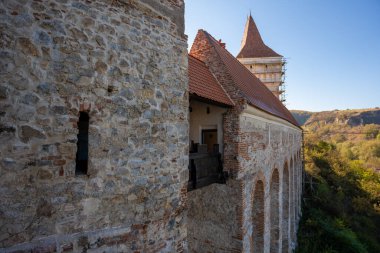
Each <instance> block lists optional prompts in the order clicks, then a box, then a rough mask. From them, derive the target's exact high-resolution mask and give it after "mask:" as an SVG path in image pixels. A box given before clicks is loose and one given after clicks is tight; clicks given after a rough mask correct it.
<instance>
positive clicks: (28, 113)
mask: <svg viewBox="0 0 380 253" xmlns="http://www.w3.org/2000/svg"><path fill="white" fill-rule="evenodd" d="M183 19H184V3H183V1H182V0H161V1H159V0H142V1H133V0H130V1H128V0H115V1H108V0H103V1H102V0H97V1H74V0H50V1H48V0H43V1H31V0H30V1H28V0H7V1H0V27H1V29H0V33H1V36H0V117H1V123H0V143H1V144H2V145H1V146H0V156H1V157H0V166H1V167H0V173H1V178H0V187H1V188H0V192H1V196H2V203H1V206H0V248H1V249H0V251H4V252H16V251H17V252H24V251H25V252H30V251H33V252H82V251H83V252H85V251H86V250H89V251H91V252H93V251H99V252H100V251H101V252H115V251H118V252H130V251H133V252H136V251H140V252H176V251H178V252H181V251H183V244H184V240H185V238H186V228H185V223H184V216H185V208H186V183H187V179H188V171H187V164H188V154H187V153H188V95H187V94H188V93H187V90H188V87H187V50H186V49H187V42H186V36H185V35H184V27H183ZM80 112H86V113H87V114H88V115H89V131H88V170H87V172H86V173H85V174H84V175H76V174H75V168H76V153H77V139H78V138H77V134H78V127H77V122H78V119H79V113H80Z"/></svg>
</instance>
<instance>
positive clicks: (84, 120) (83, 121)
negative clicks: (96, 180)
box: [75, 112, 90, 175]
mask: <svg viewBox="0 0 380 253" xmlns="http://www.w3.org/2000/svg"><path fill="white" fill-rule="evenodd" d="M89 119H90V117H89V115H88V113H87V112H80V114H79V121H78V130H79V133H78V135H77V137H78V141H77V155H76V160H75V162H76V166H75V175H86V174H87V170H88V127H89Z"/></svg>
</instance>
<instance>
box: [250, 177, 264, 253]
mask: <svg viewBox="0 0 380 253" xmlns="http://www.w3.org/2000/svg"><path fill="white" fill-rule="evenodd" d="M264 207H265V205H264V183H263V181H261V180H258V181H257V182H256V185H255V191H254V194H253V202H252V228H253V229H252V230H253V231H252V242H253V246H252V252H254V253H261V252H264V224H265V222H264V218H265V210H264Z"/></svg>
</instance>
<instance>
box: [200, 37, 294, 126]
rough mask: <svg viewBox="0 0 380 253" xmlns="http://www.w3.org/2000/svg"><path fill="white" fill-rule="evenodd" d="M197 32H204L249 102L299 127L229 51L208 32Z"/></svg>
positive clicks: (286, 110) (268, 91)
mask: <svg viewBox="0 0 380 253" xmlns="http://www.w3.org/2000/svg"><path fill="white" fill-rule="evenodd" d="M198 32H199V33H204V35H205V37H206V38H207V39H208V44H210V46H212V47H214V48H215V52H216V53H217V54H218V55H219V57H220V59H221V61H222V63H223V64H224V65H225V66H226V69H227V71H228V74H229V75H230V76H231V77H232V80H233V82H234V84H235V86H236V87H237V88H238V89H239V90H240V91H241V92H242V94H243V96H244V97H245V98H246V99H247V101H248V103H249V104H251V105H252V106H254V107H256V108H258V109H261V110H263V111H265V112H267V113H270V114H272V115H274V116H277V117H280V118H282V119H284V120H286V121H288V122H290V123H292V124H293V125H295V126H298V127H299V125H298V123H297V121H296V120H295V119H294V117H293V116H292V114H291V113H290V112H289V111H288V109H286V107H285V106H284V105H283V104H282V103H281V102H280V100H279V99H278V98H276V97H275V96H274V95H273V93H272V92H271V91H270V90H269V89H268V88H267V87H266V86H265V85H264V84H263V83H262V82H261V81H260V80H259V79H258V78H257V77H256V76H255V75H253V74H252V73H251V72H250V71H249V70H248V69H247V68H246V67H244V66H243V65H242V64H241V63H240V62H239V61H238V60H237V59H236V58H235V57H234V56H233V55H232V54H231V53H230V52H228V51H227V50H226V49H225V48H223V47H222V46H220V44H219V42H218V41H217V40H216V39H215V38H213V37H212V36H211V35H210V34H209V33H207V32H206V31H203V30H199V31H198Z"/></svg>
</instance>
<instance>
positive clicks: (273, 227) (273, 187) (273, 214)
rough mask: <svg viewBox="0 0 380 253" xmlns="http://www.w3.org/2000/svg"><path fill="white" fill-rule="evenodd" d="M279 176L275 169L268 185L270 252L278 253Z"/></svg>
mask: <svg viewBox="0 0 380 253" xmlns="http://www.w3.org/2000/svg"><path fill="white" fill-rule="evenodd" d="M279 184H280V182H279V174H278V170H277V169H275V170H274V171H273V174H272V178H271V183H270V252H271V253H278V250H279V238H280V231H279V218H280V217H279V190H280V187H279Z"/></svg>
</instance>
